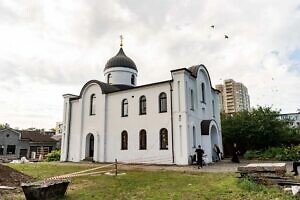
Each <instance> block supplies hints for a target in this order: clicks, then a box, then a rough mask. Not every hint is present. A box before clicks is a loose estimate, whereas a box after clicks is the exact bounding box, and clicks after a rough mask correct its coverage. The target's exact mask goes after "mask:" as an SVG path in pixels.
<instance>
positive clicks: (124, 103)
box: [122, 99, 128, 117]
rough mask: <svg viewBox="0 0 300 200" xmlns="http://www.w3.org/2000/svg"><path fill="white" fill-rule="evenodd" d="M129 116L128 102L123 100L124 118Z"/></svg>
mask: <svg viewBox="0 0 300 200" xmlns="http://www.w3.org/2000/svg"><path fill="white" fill-rule="evenodd" d="M127 116H128V100H127V99H123V100H122V117H127Z"/></svg>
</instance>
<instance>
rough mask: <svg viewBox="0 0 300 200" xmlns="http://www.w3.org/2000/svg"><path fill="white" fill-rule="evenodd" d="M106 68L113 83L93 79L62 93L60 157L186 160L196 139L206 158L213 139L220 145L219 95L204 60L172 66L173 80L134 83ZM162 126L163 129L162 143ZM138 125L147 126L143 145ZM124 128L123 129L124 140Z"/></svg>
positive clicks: (99, 160)
mask: <svg viewBox="0 0 300 200" xmlns="http://www.w3.org/2000/svg"><path fill="white" fill-rule="evenodd" d="M120 68H122V67H120ZM120 68H118V67H114V68H109V69H106V70H105V74H107V73H109V72H112V71H114V70H115V71H114V72H115V73H117V70H119V69H120ZM123 68H124V67H123ZM125 70H126V69H125ZM121 71H122V72H121V73H123V71H124V70H121ZM126 73H128V74H129V73H133V74H134V75H135V77H136V76H137V70H136V71H135V70H132V69H128V70H127V72H126ZM111 74H112V77H111V80H112V85H108V84H106V83H103V82H100V81H97V80H92V81H89V82H88V83H86V84H85V85H84V87H83V88H82V90H81V92H80V95H79V96H76V95H70V94H66V95H64V115H63V124H64V126H63V137H62V148H61V151H62V155H61V161H74V162H79V161H81V160H84V159H86V158H89V159H93V160H95V161H98V162H114V160H115V159H118V161H121V162H122V161H123V162H128V163H155V164H178V165H186V164H188V163H189V156H190V155H193V154H195V149H196V147H197V146H198V145H201V146H202V148H203V149H204V151H205V153H206V154H207V157H208V160H209V161H210V162H211V161H212V155H213V154H212V148H213V145H214V144H217V145H218V146H219V147H220V149H223V147H222V134H221V126H220V114H219V113H220V108H219V95H218V91H216V90H215V89H213V88H212V86H211V82H210V77H209V74H208V72H207V70H206V68H205V67H204V66H203V65H198V66H193V67H191V68H189V69H186V68H182V69H177V70H173V71H171V75H172V80H168V81H164V82H159V83H153V84H148V85H142V86H134V85H135V84H132V82H131V81H129V80H130V78H131V75H128V76H120V74H113V73H111ZM124 77H125V78H124ZM121 82H122V84H120V83H121ZM135 82H136V80H135ZM120 85H121V86H120ZM203 86H204V89H202V87H203ZM203 92H204V101H202V100H203ZM162 93H165V95H166V105H167V107H166V110H164V111H166V112H160V102H162V101H161V100H160V98H159V97H160V94H162ZM142 96H144V97H145V98H146V114H140V112H141V108H140V101H141V100H140V98H141V97H142ZM125 99H126V102H127V104H126V105H127V106H126V108H128V112H126V111H127V109H125V110H126V111H125V115H124V109H123V108H122V104H123V102H125ZM143 105H144V104H143ZM164 105H165V104H164ZM123 107H124V106H123ZM91 110H92V111H91ZM91 112H92V113H91ZM122 115H123V116H122ZM162 129H164V131H165V130H167V139H166V138H165V140H164V142H163V144H162V140H163V139H162V137H163V136H162V135H161V134H160V133H161V132H163V131H162ZM141 130H145V131H146V144H145V146H144V147H145V149H141V145H142V144H141V143H143V142H141V139H140V132H141ZM123 131H126V132H127V140H125V139H124V140H123V145H125V146H122V137H121V134H122V132H123ZM165 135H166V134H165ZM165 135H164V136H165ZM142 140H143V139H142ZM124 141H125V143H124ZM126 141H127V142H126ZM143 141H144V140H143ZM142 146H143V145H142ZM162 146H163V147H162ZM124 147H125V148H124ZM122 148H123V149H122ZM142 148H143V147H142Z"/></svg>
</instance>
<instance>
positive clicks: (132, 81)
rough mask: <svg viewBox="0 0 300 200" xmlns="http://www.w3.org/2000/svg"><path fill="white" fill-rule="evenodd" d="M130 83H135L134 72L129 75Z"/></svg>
mask: <svg viewBox="0 0 300 200" xmlns="http://www.w3.org/2000/svg"><path fill="white" fill-rule="evenodd" d="M131 84H132V85H135V77H134V74H132V75H131Z"/></svg>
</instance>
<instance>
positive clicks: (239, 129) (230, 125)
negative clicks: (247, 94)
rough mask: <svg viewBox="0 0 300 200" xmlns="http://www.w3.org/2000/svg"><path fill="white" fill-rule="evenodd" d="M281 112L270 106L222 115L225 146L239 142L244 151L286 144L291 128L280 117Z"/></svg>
mask: <svg viewBox="0 0 300 200" xmlns="http://www.w3.org/2000/svg"><path fill="white" fill-rule="evenodd" d="M278 115H279V112H278V111H274V110H272V109H271V108H270V107H258V108H256V109H253V110H251V111H247V110H244V111H240V112H238V113H235V114H223V115H222V134H223V139H224V144H225V146H227V147H229V146H232V144H233V143H237V144H238V146H239V148H240V150H242V152H244V151H245V150H249V149H252V150H253V149H266V148H268V147H273V146H280V145H283V144H286V143H287V142H288V141H289V139H290V135H289V133H290V131H291V130H290V128H289V127H288V125H287V124H286V123H285V122H284V121H282V120H280V119H279V117H278Z"/></svg>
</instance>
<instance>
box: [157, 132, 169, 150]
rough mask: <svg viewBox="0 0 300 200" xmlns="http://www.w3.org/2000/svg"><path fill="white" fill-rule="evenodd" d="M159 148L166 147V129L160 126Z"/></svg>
mask: <svg viewBox="0 0 300 200" xmlns="http://www.w3.org/2000/svg"><path fill="white" fill-rule="evenodd" d="M159 140H160V149H168V130H167V129H165V128H162V129H161V130H160V133H159Z"/></svg>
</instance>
